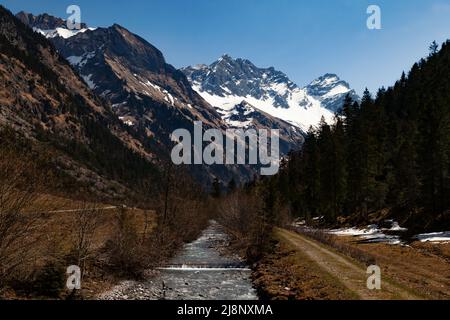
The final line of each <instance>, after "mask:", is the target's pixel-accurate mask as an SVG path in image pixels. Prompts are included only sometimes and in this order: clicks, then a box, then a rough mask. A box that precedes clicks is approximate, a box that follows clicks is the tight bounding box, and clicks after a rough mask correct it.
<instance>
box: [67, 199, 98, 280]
mask: <svg viewBox="0 0 450 320" xmlns="http://www.w3.org/2000/svg"><path fill="white" fill-rule="evenodd" d="M101 214H102V212H101V210H99V209H96V208H92V205H90V204H86V203H85V204H83V205H82V206H81V207H80V208H79V209H77V210H75V211H73V212H71V213H70V216H71V220H72V221H71V223H70V230H71V231H72V237H73V245H72V250H71V256H72V257H73V259H74V260H75V261H74V263H75V264H76V265H77V266H79V267H80V269H81V272H82V276H83V275H84V272H85V270H86V263H87V260H88V259H89V258H92V257H93V255H94V253H95V251H94V240H95V237H96V234H95V233H96V231H97V229H98V227H99V226H100V223H101V222H102V221H101Z"/></svg>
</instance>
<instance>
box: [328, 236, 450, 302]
mask: <svg viewBox="0 0 450 320" xmlns="http://www.w3.org/2000/svg"><path fill="white" fill-rule="evenodd" d="M337 241H338V242H340V243H343V244H344V245H346V246H352V247H355V248H356V249H358V250H361V251H364V252H366V253H368V254H370V255H372V256H374V257H375V258H376V261H377V265H379V266H380V268H381V270H382V275H384V276H386V277H388V278H390V279H393V280H395V281H396V282H397V283H398V284H400V285H402V286H403V287H404V288H407V289H410V290H412V291H414V292H419V293H420V294H421V295H423V297H424V298H427V299H443V300H448V299H450V260H449V257H450V244H432V243H420V242H415V243H412V244H411V245H410V246H399V245H388V244H379V243H378V244H377V243H371V244H360V243H357V242H356V241H355V239H354V238H351V237H339V239H337Z"/></svg>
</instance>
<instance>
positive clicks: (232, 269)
mask: <svg viewBox="0 0 450 320" xmlns="http://www.w3.org/2000/svg"><path fill="white" fill-rule="evenodd" d="M226 243H227V236H226V234H225V233H224V231H223V230H222V228H221V227H220V226H219V225H218V224H217V223H216V222H214V221H212V222H211V223H210V225H209V227H208V228H207V229H206V230H205V231H203V233H202V235H201V236H200V237H199V238H198V239H197V240H196V241H194V242H192V243H189V244H186V245H185V246H184V248H183V250H181V252H180V253H179V254H178V255H177V256H176V257H174V258H173V259H172V261H171V262H170V263H169V265H167V266H166V267H164V268H161V269H160V270H159V274H158V275H157V276H155V277H152V278H149V279H148V280H146V281H143V282H135V281H126V282H123V283H122V284H120V285H118V286H117V287H115V288H113V289H112V290H111V291H109V292H107V293H105V294H103V295H102V296H101V298H102V299H167V300H197V299H198V300H256V299H257V294H256V291H255V290H254V288H253V287H252V282H251V279H250V276H251V270H250V269H248V268H247V266H246V265H245V264H244V263H242V262H241V261H240V260H239V259H238V258H237V257H231V256H228V255H224V254H221V253H220V252H219V251H221V250H220V248H223V247H224V246H225V245H226Z"/></svg>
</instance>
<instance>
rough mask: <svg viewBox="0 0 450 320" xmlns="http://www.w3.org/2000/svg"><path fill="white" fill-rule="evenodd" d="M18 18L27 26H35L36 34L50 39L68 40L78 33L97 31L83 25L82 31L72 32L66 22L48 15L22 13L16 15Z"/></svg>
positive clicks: (73, 30) (75, 30)
mask: <svg viewBox="0 0 450 320" xmlns="http://www.w3.org/2000/svg"><path fill="white" fill-rule="evenodd" d="M16 17H17V18H18V19H19V20H21V21H22V22H23V23H25V24H26V25H29V26H33V30H34V31H35V32H37V33H40V34H42V35H43V36H45V37H46V38H49V39H51V38H56V37H61V38H64V39H68V38H70V37H73V36H75V35H77V34H78V33H83V32H86V31H89V30H90V31H93V30H95V29H96V28H89V27H88V26H87V25H86V24H85V23H82V24H81V28H80V29H72V30H71V29H69V28H68V27H67V22H66V20H63V19H61V18H57V17H53V16H50V15H48V14H46V13H44V14H41V15H38V16H34V15H32V14H30V13H26V12H23V11H21V12H19V13H18V14H17V15H16Z"/></svg>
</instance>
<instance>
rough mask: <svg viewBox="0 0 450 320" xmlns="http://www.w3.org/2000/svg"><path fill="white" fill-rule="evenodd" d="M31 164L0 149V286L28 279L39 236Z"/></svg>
mask: <svg viewBox="0 0 450 320" xmlns="http://www.w3.org/2000/svg"><path fill="white" fill-rule="evenodd" d="M41 177H42V176H41V173H40V172H39V168H37V167H36V165H35V164H34V162H33V161H24V160H23V159H20V158H18V156H17V154H16V153H14V152H13V151H10V150H8V149H5V148H0V286H3V285H5V283H6V282H7V281H8V280H11V279H14V278H17V277H21V278H24V277H28V276H29V275H30V274H29V273H30V269H29V265H30V264H33V263H34V261H35V260H36V257H37V255H38V254H39V250H37V249H36V247H37V245H38V243H39V242H40V240H41V238H42V237H43V234H42V233H41V232H39V229H40V228H41V227H42V223H43V221H44V220H43V219H42V215H41V214H40V213H39V208H38V207H37V206H36V202H37V201H36V200H37V199H38V198H39V196H40V191H41V190H40V188H41V186H42V180H41Z"/></svg>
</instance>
